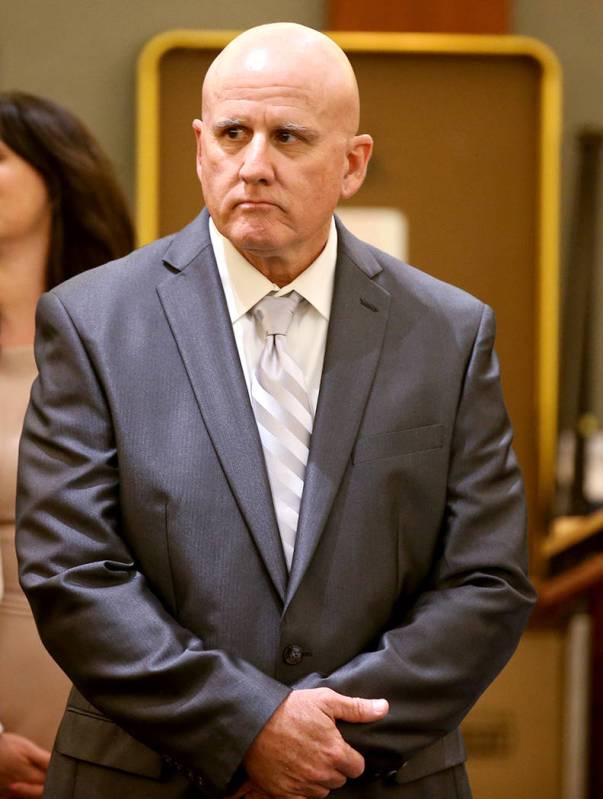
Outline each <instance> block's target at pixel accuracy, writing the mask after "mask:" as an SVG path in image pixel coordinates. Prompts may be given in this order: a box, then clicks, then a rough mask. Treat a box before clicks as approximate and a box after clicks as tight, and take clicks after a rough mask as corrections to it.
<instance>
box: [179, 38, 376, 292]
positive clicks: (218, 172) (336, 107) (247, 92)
mask: <svg viewBox="0 0 603 799" xmlns="http://www.w3.org/2000/svg"><path fill="white" fill-rule="evenodd" d="M358 105H359V104H358V87H357V85H356V79H355V77H354V72H353V71H352V67H351V65H350V62H349V61H348V59H347V58H346V56H345V55H344V53H343V51H342V50H341V49H340V48H339V47H338V46H337V45H336V44H335V43H334V42H333V41H331V39H329V38H328V37H327V36H324V35H323V34H322V33H318V32H317V31H315V30H312V29H310V28H305V27H303V26H302V25H292V24H288V23H279V24H276V25H262V26H260V27H258V28H252V29H251V30H248V31H246V32H245V33H243V34H241V35H240V36H237V38H236V39H234V40H233V41H232V42H231V43H230V44H229V45H228V47H226V48H225V49H224V50H223V51H222V52H221V53H220V55H219V56H218V57H217V58H216V60H215V61H214V62H213V64H212V65H211V67H210V68H209V70H208V72H207V75H206V78H205V83H204V85H203V119H202V120H200V119H196V120H194V122H193V129H194V131H195V135H196V137H197V174H198V176H199V180H200V181H201V185H202V187H203V198H204V200H205V203H206V205H207V208H208V210H209V213H210V215H211V218H212V220H213V223H214V224H215V226H216V228H217V229H218V230H219V232H220V233H222V235H223V236H225V237H226V238H227V239H228V240H229V241H230V242H231V244H233V245H234V246H235V247H236V249H238V250H239V252H240V253H242V254H243V255H244V257H245V258H246V259H247V260H248V261H249V263H251V264H252V265H253V266H255V267H256V269H258V270H259V271H261V272H262V273H263V274H264V275H266V276H269V278H270V280H271V281H272V282H273V283H277V284H278V285H280V286H284V285H286V284H287V283H289V282H290V281H291V280H292V279H293V278H294V277H295V275H297V274H299V273H300V272H301V271H303V270H304V269H306V268H307V267H308V266H309V264H310V263H311V262H312V261H313V260H314V259H315V258H316V257H317V255H318V254H319V253H320V252H321V250H322V249H323V248H324V246H325V242H326V241H327V237H328V235H329V231H330V229H331V223H332V216H333V210H334V209H335V207H336V206H337V203H338V202H339V201H340V199H342V198H343V199H348V198H349V197H351V196H352V195H353V194H354V193H355V192H356V191H357V190H358V189H359V188H360V186H361V185H362V182H363V180H364V176H365V174H366V167H367V164H368V161H369V158H370V155H371V151H372V146H373V141H372V139H371V137H370V136H369V135H368V134H359V133H358V132H357V131H358V116H359V113H358Z"/></svg>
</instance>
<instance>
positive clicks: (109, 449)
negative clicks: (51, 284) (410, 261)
mask: <svg viewBox="0 0 603 799" xmlns="http://www.w3.org/2000/svg"><path fill="white" fill-rule="evenodd" d="M493 337H494V323H493V316H492V313H491V311H490V309H489V308H488V307H487V306H485V305H483V304H482V303H481V302H479V301H477V300H476V299H474V298H472V297H470V296H469V295H467V294H466V293H464V292H462V291H460V290H458V289H456V288H453V287H451V286H448V285H445V284H443V283H441V282H439V281H437V280H434V279H433V278H431V277H429V276H427V275H425V274H423V273H421V272H418V271H417V270H415V269H413V268H411V267H409V266H407V265H403V264H401V263H400V262H398V261H396V260H395V259H393V258H391V257H389V256H388V255H385V254H384V253H382V252H380V251H378V250H376V249H374V248H372V247H369V246H368V245H366V244H363V243H362V242H360V241H358V240H357V239H355V238H354V237H353V236H352V235H351V234H350V233H349V232H347V231H346V230H345V229H344V228H342V227H341V225H339V252H338V262H337V269H336V281H335V290H334V297H333V307H332V315H331V321H330V327H329V333H328V340H327V350H326V356H325V365H324V372H323V377H322V384H321V391H320V397H319V403H318V408H317V413H316V419H315V425H314V432H313V435H312V441H311V452H310V459H309V464H308V467H307V473H306V479H305V489H304V496H303V502H302V508H301V517H300V522H299V529H298V536H297V545H296V550H295V557H294V561H293V566H292V570H291V574H290V576H289V577H288V576H287V572H286V568H285V562H284V558H283V554H282V550H281V545H280V540H279V535H278V530H277V526H276V521H275V516H274V511H273V506H272V502H271V496H270V492H269V486H268V480H267V476H266V470H265V466H264V462H263V457H262V450H261V444H260V441H259V436H258V432H257V428H256V424H255V420H254V417H253V413H252V410H251V406H250V403H249V399H248V394H247V390H246V386H245V382H244V379H243V374H242V370H241V367H240V362H239V357H238V354H237V349H236V345H235V342H234V338H233V333H232V327H231V324H230V321H229V317H228V314H227V310H226V304H225V300H224V296H223V292H222V288H221V284H220V280H219V276H218V273H217V268H216V264H215V261H214V258H213V252H212V249H211V245H210V240H209V235H208V229H207V214H206V212H203V213H202V214H201V215H200V216H199V217H198V218H197V219H196V220H194V221H193V222H192V223H191V224H190V225H189V226H188V227H186V228H185V229H184V230H183V231H181V232H180V233H178V234H177V235H175V236H172V237H168V238H167V239H163V240H160V241H157V242H155V243H153V244H151V245H149V246H147V247H144V248H142V249H141V250H138V251H137V252H134V253H133V254H131V255H130V256H128V257H127V258H125V259H122V260H120V261H117V262H114V263H111V264H108V265H105V266H103V267H100V268H98V269H95V270H92V271H90V272H86V273H84V274H82V275H80V276H78V277H76V278H74V279H72V280H70V281H68V282H67V283H64V284H63V285H62V286H59V287H58V288H56V289H54V290H53V291H52V292H50V293H49V294H46V295H45V296H44V297H42V299H41V301H40V304H39V309H38V335H37V344H36V356H37V361H38V366H39V371H40V375H39V379H38V380H37V381H36V383H35V385H34V388H33V391H32V399H31V403H30V408H29V411H28V414H27V419H26V423H25V430H24V434H23V438H22V444H21V455H20V490H19V500H18V541H17V545H18V552H19V557H20V563H21V570H22V571H21V574H22V583H23V587H24V589H25V591H26V592H27V594H28V597H29V600H30V602H31V604H32V608H33V610H34V613H35V616H36V620H37V623H38V625H39V629H40V633H41V636H42V638H43V641H44V643H45V645H46V646H47V648H48V649H49V651H50V652H51V654H52V655H53V657H54V658H55V659H56V660H57V661H58V663H59V664H60V665H61V666H62V667H63V669H64V670H65V671H66V672H67V674H68V675H69V676H70V677H71V679H72V680H73V682H74V684H75V686H76V688H75V690H74V692H73V694H72V696H71V699H70V702H69V705H68V708H67V711H66V714H65V718H64V721H63V723H62V726H61V728H60V731H59V735H58V738H57V744H56V751H55V753H54V755H53V762H52V766H51V769H50V774H49V779H48V785H47V791H46V796H49V797H53V799H54V797H57V799H58V798H59V797H63V796H69V797H74V799H79V797H82V799H83V797H85V798H86V799H94V797H97V796H98V797H107V796H111V799H119V797H122V796H123V797H128V799H131V798H132V797H134V799H136V797H155V796H157V797H184V796H189V795H190V796H192V795H196V791H201V792H205V793H207V794H214V795H221V794H223V793H224V791H226V790H227V786H228V785H229V783H230V780H231V778H232V777H233V774H235V773H236V771H237V767H238V766H239V764H240V763H241V760H242V758H243V755H244V753H245V751H246V750H247V748H248V747H249V745H250V743H251V742H252V740H253V739H254V737H255V736H256V735H257V733H258V732H259V730H260V729H261V728H262V726H263V725H264V724H265V722H266V721H267V719H268V718H269V717H270V716H271V714H272V713H273V712H274V710H275V709H276V707H277V706H278V705H279V704H280V703H281V702H282V701H283V699H284V698H285V696H286V695H287V693H288V691H289V690H290V687H291V686H298V687H299V686H303V687H315V686H328V687H331V688H333V689H335V690H337V691H340V692H342V693H344V694H347V695H350V696H364V697H381V696H385V697H386V698H387V699H388V700H389V702H390V705H391V711H390V713H389V715H388V716H387V718H385V719H384V720H383V721H381V722H379V723H376V724H371V725H358V726H355V725H352V724H342V725H341V729H342V732H343V734H344V736H345V737H346V739H347V740H348V741H349V742H350V743H351V744H352V746H354V747H355V748H357V749H359V750H360V751H361V752H362V753H363V754H364V755H365V756H366V758H367V777H366V778H365V779H364V780H361V781H360V783H358V784H349V785H348V786H346V787H345V788H343V789H342V790H341V791H339V792H338V795H340V796H348V795H349V796H352V795H353V796H360V795H365V794H364V793H362V791H365V792H366V791H369V793H368V794H367V795H370V796H377V795H379V794H378V790H381V788H380V787H379V786H382V785H384V784H386V783H388V782H389V783H390V785H388V791H389V793H388V796H391V795H392V793H391V791H392V790H393V788H392V786H393V785H395V784H398V786H399V793H395V795H396V796H398V795H400V796H411V795H412V796H415V795H416V796H419V795H421V796H427V795H431V794H427V793H421V794H419V793H410V792H409V791H410V786H411V785H412V784H414V783H415V782H417V781H418V782H419V783H420V782H421V779H420V778H422V777H424V776H425V775H427V774H437V773H439V772H440V773H441V772H443V770H444V769H449V768H450V767H452V766H456V765H457V764H459V763H461V762H462V761H463V759H464V754H463V749H462V743H461V741H460V736H459V733H458V731H457V727H458V724H459V722H460V721H461V719H462V718H463V716H464V715H465V713H466V712H467V711H468V709H469V708H470V707H471V705H472V704H473V703H474V702H475V700H476V699H477V697H478V696H479V695H480V693H481V692H482V691H483V689H484V688H485V687H486V686H487V685H488V683H489V682H490V681H491V680H492V679H493V677H494V676H495V675H496V674H497V672H498V671H499V670H500V668H501V667H502V666H503V665H504V663H505V662H506V660H507V659H508V657H509V656H510V654H511V652H512V651H513V649H514V647H515V646H516V643H517V641H518V638H519V635H520V633H521V630H522V628H523V626H524V624H525V622H526V619H527V617H528V615H529V611H530V608H531V605H532V603H533V592H532V589H531V587H530V584H529V582H528V580H527V578H526V574H525V572H526V556H525V540H524V535H525V531H524V504H523V494H522V484H521V478H520V475H519V472H518V469H517V465H516V461H515V457H514V455H513V452H512V450H511V430H510V427H509V422H508V419H507V416H506V412H505V409H504V405H503V400H502V397H501V391H500V386H499V375H498V366H497V361H496V358H495V356H494V355H493V351H492V346H493ZM446 773H447V774H448V775H449V777H450V785H452V784H453V782H454V784H455V785H456V786H457V788H456V789H453V788H451V789H450V790H448V788H446V789H444V788H443V787H440V788H438V789H437V791H438V792H437V795H438V797H444V796H451V797H453V796H457V795H458V796H461V795H466V794H463V792H462V790H461V789H459V788H458V786H459V782H458V779H459V773H458V769H457V770H455V769H451V770H450V771H449V772H446ZM452 775H454V778H453V776H452ZM368 778H372V779H373V780H374V782H373V783H370V784H369V783H367V781H366V780H367V779H368ZM367 784H369V785H370V788H366V787H365V788H363V787H362V786H363V785H364V786H366V785H367ZM433 784H434V785H435V783H433ZM446 784H447V785H448V783H446ZM442 785H443V783H442ZM405 789H406V791H407V792H406V793H404V792H403V791H404V790H405ZM453 790H454V792H453ZM434 795H436V794H434Z"/></svg>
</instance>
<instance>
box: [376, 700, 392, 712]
mask: <svg viewBox="0 0 603 799" xmlns="http://www.w3.org/2000/svg"><path fill="white" fill-rule="evenodd" d="M372 702H373V711H374V712H375V713H379V714H381V713H387V710H388V708H389V705H388V703H387V699H373V700H372Z"/></svg>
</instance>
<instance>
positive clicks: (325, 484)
mask: <svg viewBox="0 0 603 799" xmlns="http://www.w3.org/2000/svg"><path fill="white" fill-rule="evenodd" d="M340 235H341V231H340ZM344 236H345V231H344ZM348 236H349V234H348ZM344 240H345V238H344ZM367 254H368V251H367ZM368 259H369V263H368V264H366V268H365V264H363V268H362V269H361V268H360V267H359V266H357V264H356V263H355V262H354V260H352V258H351V257H350V255H349V254H348V252H347V251H346V249H345V248H340V254H339V258H338V263H337V272H336V276H335V288H334V293H333V304H332V308H331V318H330V322H329V333H328V337H327V348H326V352H325V362H324V367H323V373H322V379H321V384H320V394H319V398H318V407H317V409H316V418H315V421H314V429H313V432H312V439H311V442H310V456H309V460H308V465H307V467H306V473H305V479H304V493H303V497H302V505H301V509H300V519H299V525H298V529H297V537H296V543H295V554H294V556H293V563H292V568H291V576H290V579H289V584H288V587H287V598H286V601H285V609H286V608H287V606H288V604H289V603H290V602H291V599H292V598H293V596H294V595H295V592H296V591H297V589H298V588H299V585H300V583H301V581H302V579H303V576H304V573H305V571H306V569H307V568H308V565H309V563H310V560H311V559H312V556H313V554H314V551H315V549H316V546H317V544H318V541H319V539H320V536H321V534H322V531H323V529H324V526H325V524H326V522H327V518H328V515H329V511H330V509H331V506H332V504H333V501H334V499H335V496H336V494H337V490H338V488H339V486H340V483H341V480H342V478H343V474H344V471H345V468H346V465H347V464H348V462H349V459H350V456H351V452H352V448H353V446H354V442H355V440H356V435H357V432H358V428H359V425H360V422H361V420H362V415H363V413H364V408H365V406H366V402H367V399H368V395H369V392H370V388H371V385H372V383H373V379H374V376H375V370H376V368H377V363H378V361H379V355H380V353H381V347H382V343H383V336H384V333H385V327H386V324H387V318H388V314H389V304H390V295H389V294H388V292H387V291H385V290H384V289H383V288H381V286H379V285H377V284H376V283H375V282H374V281H373V280H371V276H373V275H375V274H376V273H377V272H379V271H380V267H378V265H377V264H376V262H375V261H374V259H373V258H372V256H370V255H369V256H368ZM365 260H366V256H365ZM373 267H376V268H373Z"/></svg>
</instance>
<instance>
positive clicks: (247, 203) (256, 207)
mask: <svg viewBox="0 0 603 799" xmlns="http://www.w3.org/2000/svg"><path fill="white" fill-rule="evenodd" d="M235 208H240V209H241V210H242V211H269V210H271V209H273V208H278V209H279V210H280V206H279V205H277V204H276V203H272V202H269V201H268V200H241V201H240V202H238V203H235Z"/></svg>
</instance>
